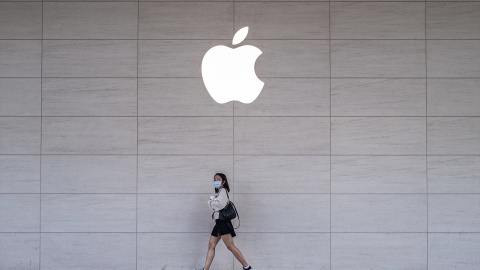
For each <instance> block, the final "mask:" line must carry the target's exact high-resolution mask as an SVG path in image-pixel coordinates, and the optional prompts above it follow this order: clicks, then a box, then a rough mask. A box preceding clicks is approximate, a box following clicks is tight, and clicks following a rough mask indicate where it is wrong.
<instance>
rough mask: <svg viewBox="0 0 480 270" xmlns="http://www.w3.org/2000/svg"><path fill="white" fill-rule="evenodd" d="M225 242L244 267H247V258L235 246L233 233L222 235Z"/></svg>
mask: <svg viewBox="0 0 480 270" xmlns="http://www.w3.org/2000/svg"><path fill="white" fill-rule="evenodd" d="M221 237H222V240H223V243H225V246H227V248H228V250H230V251H231V252H232V253H233V255H234V256H235V258H237V260H238V261H239V262H240V263H241V264H242V266H243V267H247V266H248V263H247V261H246V260H245V258H244V257H243V255H242V252H240V250H239V249H238V248H237V247H236V246H235V244H234V243H233V237H232V235H231V234H224V235H222V236H221Z"/></svg>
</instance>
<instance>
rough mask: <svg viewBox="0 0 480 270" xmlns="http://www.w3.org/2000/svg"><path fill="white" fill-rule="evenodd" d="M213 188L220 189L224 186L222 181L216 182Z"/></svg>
mask: <svg viewBox="0 0 480 270" xmlns="http://www.w3.org/2000/svg"><path fill="white" fill-rule="evenodd" d="M213 186H214V187H215V188H220V187H221V186H222V181H214V182H213Z"/></svg>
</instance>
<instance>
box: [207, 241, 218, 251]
mask: <svg viewBox="0 0 480 270" xmlns="http://www.w3.org/2000/svg"><path fill="white" fill-rule="evenodd" d="M216 246H217V244H216V243H212V242H209V243H208V249H213V250H215V247H216Z"/></svg>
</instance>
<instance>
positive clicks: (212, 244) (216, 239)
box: [205, 235, 220, 270]
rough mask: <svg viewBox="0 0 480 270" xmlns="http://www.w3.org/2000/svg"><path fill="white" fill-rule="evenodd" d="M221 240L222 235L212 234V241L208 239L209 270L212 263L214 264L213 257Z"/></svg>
mask: <svg viewBox="0 0 480 270" xmlns="http://www.w3.org/2000/svg"><path fill="white" fill-rule="evenodd" d="M219 241H220V237H215V236H213V235H210V241H208V251H207V259H206V260H205V270H209V269H210V265H212V261H213V257H215V247H216V246H217V244H218V242H219Z"/></svg>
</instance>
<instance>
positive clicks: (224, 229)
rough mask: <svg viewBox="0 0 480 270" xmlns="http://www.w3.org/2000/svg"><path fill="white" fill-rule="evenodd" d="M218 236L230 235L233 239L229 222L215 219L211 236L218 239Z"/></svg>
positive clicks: (233, 234) (231, 226)
mask: <svg viewBox="0 0 480 270" xmlns="http://www.w3.org/2000/svg"><path fill="white" fill-rule="evenodd" d="M219 234H220V235H224V234H231V235H232V237H235V235H236V234H235V230H234V229H233V225H232V221H231V220H229V221H225V220H221V219H215V226H214V227H213V230H212V233H211V235H213V236H216V237H219V236H220V235H219Z"/></svg>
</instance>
